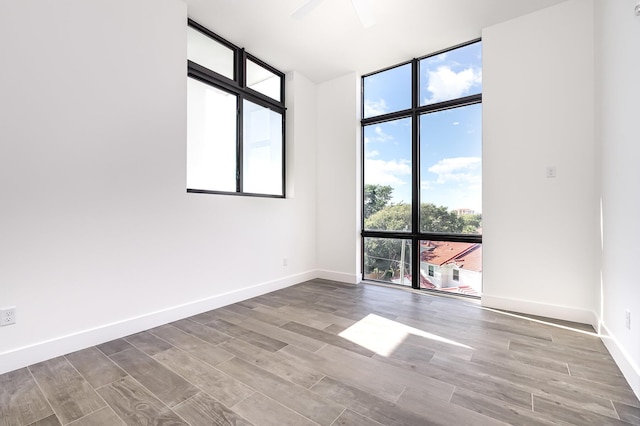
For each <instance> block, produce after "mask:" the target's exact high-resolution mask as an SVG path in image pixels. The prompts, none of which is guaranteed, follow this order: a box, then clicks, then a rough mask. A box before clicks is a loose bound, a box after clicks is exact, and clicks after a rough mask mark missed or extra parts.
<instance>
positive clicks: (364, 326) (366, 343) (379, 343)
mask: <svg viewBox="0 0 640 426" xmlns="http://www.w3.org/2000/svg"><path fill="white" fill-rule="evenodd" d="M409 335H414V336H419V337H423V338H425V339H430V340H435V341H438V342H442V343H447V344H449V345H454V346H460V347H463V348H467V349H473V348H472V347H470V346H467V345H465V344H462V343H459V342H456V341H454V340H451V339H447V338H445V337H442V336H438V335H437V334H433V333H428V332H426V331H423V330H419V329H417V328H413V327H410V326H408V325H405V324H402V323H399V322H397V321H393V320H390V319H387V318H384V317H381V316H379V315H375V314H369V315H367V316H366V317H364V318H363V319H361V320H360V321H358V322H357V323H355V324H353V325H352V326H351V327H349V328H347V329H346V330H344V331H343V332H342V333H340V334H339V336H340V337H342V338H344V339H347V340H349V341H351V342H353V343H355V344H357V345H360V346H362V347H363V348H366V349H369V350H370V351H373V352H375V353H377V354H378V355H381V356H385V357H388V356H389V355H391V354H392V353H393V352H394V351H395V350H396V348H397V347H398V346H400V344H402V342H403V341H404V340H405V339H406V338H407V337H409Z"/></svg>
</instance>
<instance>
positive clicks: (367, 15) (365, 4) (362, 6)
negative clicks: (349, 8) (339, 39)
mask: <svg viewBox="0 0 640 426" xmlns="http://www.w3.org/2000/svg"><path fill="white" fill-rule="evenodd" d="M351 4H353V8H354V9H355V10H356V14H357V15H358V19H360V23H361V24H362V26H363V27H364V28H369V27H372V26H374V25H375V24H376V18H375V16H374V15H373V10H372V9H371V3H370V2H369V0H351Z"/></svg>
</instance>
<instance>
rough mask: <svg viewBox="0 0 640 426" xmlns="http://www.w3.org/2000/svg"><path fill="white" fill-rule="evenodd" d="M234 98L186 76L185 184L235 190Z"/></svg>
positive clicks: (193, 186) (192, 187) (215, 189)
mask: <svg viewBox="0 0 640 426" xmlns="http://www.w3.org/2000/svg"><path fill="white" fill-rule="evenodd" d="M236 110H237V100H236V97H235V96H234V95H231V94H229V93H227V92H223V91H222V90H218V89H216V88H215V87H211V86H209V85H206V84H204V83H201V82H199V81H197V80H194V79H192V78H189V79H187V188H189V189H201V190H207V191H229V192H235V191H236Z"/></svg>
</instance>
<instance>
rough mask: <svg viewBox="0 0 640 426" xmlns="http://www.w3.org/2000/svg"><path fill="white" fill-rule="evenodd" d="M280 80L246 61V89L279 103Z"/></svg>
mask: <svg viewBox="0 0 640 426" xmlns="http://www.w3.org/2000/svg"><path fill="white" fill-rule="evenodd" d="M281 85H282V79H281V78H280V77H279V76H277V75H275V74H274V73H272V72H271V71H269V70H268V69H266V68H264V67H262V66H260V65H258V64H256V63H255V62H253V61H252V60H251V59H247V87H248V88H249V89H253V90H255V91H256V92H260V93H262V94H263V95H266V96H269V97H270V98H272V99H275V100H276V101H280V100H281V99H280V87H281Z"/></svg>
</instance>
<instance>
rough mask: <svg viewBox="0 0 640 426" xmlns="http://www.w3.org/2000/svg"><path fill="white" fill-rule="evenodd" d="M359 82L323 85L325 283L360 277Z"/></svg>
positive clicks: (321, 241) (320, 153)
mask: <svg viewBox="0 0 640 426" xmlns="http://www.w3.org/2000/svg"><path fill="white" fill-rule="evenodd" d="M359 92H360V79H359V78H358V77H357V76H356V74H353V73H351V74H347V75H345V76H343V77H339V78H336V79H334V80H331V81H328V82H325V83H322V84H319V85H318V132H317V133H318V140H317V144H318V145H317V158H318V190H317V194H318V223H317V244H318V245H317V247H318V269H319V270H320V275H321V276H322V277H323V278H327V279H335V280H340V281H345V282H353V283H355V282H358V281H359V280H360V278H361V276H360V236H359V232H360V226H361V225H360V222H359V220H360V210H361V207H360V203H361V195H360V193H361V192H362V190H361V186H362V184H361V176H360V162H361V158H360V151H361V150H360V145H361V143H360V121H359V117H360V116H359V111H360V97H359Z"/></svg>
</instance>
